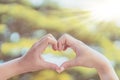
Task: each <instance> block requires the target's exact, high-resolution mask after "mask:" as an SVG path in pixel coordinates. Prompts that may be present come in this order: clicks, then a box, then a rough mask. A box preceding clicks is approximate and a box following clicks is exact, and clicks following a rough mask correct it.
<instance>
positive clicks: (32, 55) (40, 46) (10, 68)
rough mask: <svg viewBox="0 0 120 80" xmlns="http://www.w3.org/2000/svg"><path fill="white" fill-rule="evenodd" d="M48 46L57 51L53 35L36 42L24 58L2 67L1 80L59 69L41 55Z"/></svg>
mask: <svg viewBox="0 0 120 80" xmlns="http://www.w3.org/2000/svg"><path fill="white" fill-rule="evenodd" d="M48 45H52V47H53V49H57V41H56V39H55V38H54V37H53V36H52V35H51V34H48V35H46V36H44V37H43V38H42V39H41V40H40V41H38V42H36V43H35V44H34V45H33V46H32V47H31V49H30V50H29V51H28V52H27V53H26V54H25V55H24V56H22V57H20V58H17V59H14V60H11V61H8V62H6V63H3V64H1V65H0V80H7V79H9V78H11V77H13V76H15V75H19V74H22V73H26V72H32V71H38V70H42V69H54V70H56V69H58V66H57V65H55V64H53V63H49V62H46V61H44V59H43V58H42V57H41V54H42V53H43V51H44V50H45V49H46V47H47V46H48Z"/></svg>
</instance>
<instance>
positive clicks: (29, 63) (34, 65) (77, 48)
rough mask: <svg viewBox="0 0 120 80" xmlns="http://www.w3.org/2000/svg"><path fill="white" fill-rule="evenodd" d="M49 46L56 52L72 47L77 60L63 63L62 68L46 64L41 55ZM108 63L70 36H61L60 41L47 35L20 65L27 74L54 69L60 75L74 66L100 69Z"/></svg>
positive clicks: (24, 57) (33, 47)
mask: <svg viewBox="0 0 120 80" xmlns="http://www.w3.org/2000/svg"><path fill="white" fill-rule="evenodd" d="M48 45H51V46H52V48H53V49H54V50H59V51H61V50H66V49H67V48H68V47H70V48H72V49H73V50H74V52H75V53H76V58H75V59H73V60H70V61H67V62H65V63H63V64H62V65H61V67H58V66H57V65H56V64H53V63H49V62H46V61H44V59H43V58H42V56H41V55H40V54H42V53H43V52H44V50H45V49H46V48H47V46H48ZM106 61H107V59H106V58H105V57H104V56H102V55H101V54H99V53H98V52H95V51H94V50H92V49H91V48H89V47H88V46H87V45H85V44H84V43H83V42H81V41H79V40H77V39H75V38H73V37H72V36H70V35H68V34H64V35H63V36H61V37H60V38H59V39H58V41H57V40H56V39H55V38H54V37H53V36H52V35H51V34H47V35H45V36H44V37H42V38H41V40H40V41H38V42H36V43H35V44H34V45H33V46H32V47H31V49H30V50H29V51H28V53H27V54H26V55H24V56H23V57H21V58H20V61H19V63H20V65H22V67H23V68H24V70H26V72H31V71H38V70H41V69H53V70H56V71H57V72H59V73H60V72H62V71H63V70H65V69H67V68H69V67H74V66H84V67H93V68H99V65H101V64H103V65H104V62H106ZM98 63H99V64H98Z"/></svg>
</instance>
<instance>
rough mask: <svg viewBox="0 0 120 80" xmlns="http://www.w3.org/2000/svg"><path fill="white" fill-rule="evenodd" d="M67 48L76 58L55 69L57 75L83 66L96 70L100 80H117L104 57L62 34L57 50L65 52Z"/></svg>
mask: <svg viewBox="0 0 120 80" xmlns="http://www.w3.org/2000/svg"><path fill="white" fill-rule="evenodd" d="M68 47H70V48H72V49H73V50H74V52H75V53H76V57H75V59H73V60H70V61H67V62H65V63H63V64H62V65H61V67H60V68H59V69H57V71H58V72H59V73H60V72H62V71H64V70H65V69H68V68H70V67H74V66H83V67H89V68H96V70H97V71H98V73H99V76H100V78H101V80H119V79H118V77H117V75H116V73H115V71H114V69H113V68H112V66H111V64H110V63H109V61H108V59H107V58H106V57H105V56H103V55H102V54H101V53H99V52H97V51H95V50H93V49H92V48H90V47H88V46H87V45H85V44H84V43H83V42H81V41H79V40H77V39H75V38H73V37H72V36H70V35H68V34H64V35H63V36H62V37H60V38H59V40H58V50H60V51H61V50H66V49H67V48H68Z"/></svg>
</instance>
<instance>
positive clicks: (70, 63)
mask: <svg viewBox="0 0 120 80" xmlns="http://www.w3.org/2000/svg"><path fill="white" fill-rule="evenodd" d="M74 66H76V62H75V59H73V60H70V61H67V62H65V63H63V64H62V65H61V67H60V68H59V69H58V70H57V72H58V73H61V72H63V71H64V70H66V69H68V68H71V67H74Z"/></svg>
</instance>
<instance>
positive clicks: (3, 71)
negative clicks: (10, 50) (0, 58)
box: [0, 58, 25, 80]
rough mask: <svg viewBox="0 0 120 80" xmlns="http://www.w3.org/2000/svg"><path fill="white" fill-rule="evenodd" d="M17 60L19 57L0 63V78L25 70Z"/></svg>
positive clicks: (9, 76) (7, 77)
mask: <svg viewBox="0 0 120 80" xmlns="http://www.w3.org/2000/svg"><path fill="white" fill-rule="evenodd" d="M19 60H20V58H17V59H14V60H11V61H8V62H6V63H3V64H1V65H0V80H7V79H9V78H11V77H13V76H15V75H19V74H21V73H24V72H25V70H24V69H23V68H22V65H20V64H19Z"/></svg>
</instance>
